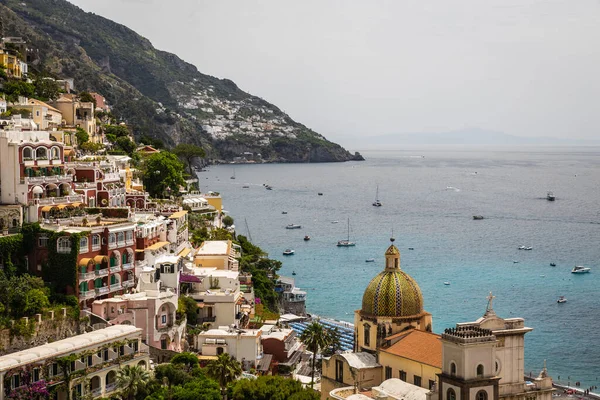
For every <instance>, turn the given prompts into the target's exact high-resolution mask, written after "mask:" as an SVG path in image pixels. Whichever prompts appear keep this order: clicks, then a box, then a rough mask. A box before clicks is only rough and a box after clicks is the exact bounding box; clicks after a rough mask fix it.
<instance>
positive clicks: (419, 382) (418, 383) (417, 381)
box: [414, 375, 421, 386]
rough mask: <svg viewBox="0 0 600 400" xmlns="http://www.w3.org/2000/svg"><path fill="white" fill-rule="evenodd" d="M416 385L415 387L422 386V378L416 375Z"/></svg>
mask: <svg viewBox="0 0 600 400" xmlns="http://www.w3.org/2000/svg"><path fill="white" fill-rule="evenodd" d="M414 383H415V386H421V377H420V376H417V375H415V379H414Z"/></svg>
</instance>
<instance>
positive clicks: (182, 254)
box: [178, 247, 192, 257]
mask: <svg viewBox="0 0 600 400" xmlns="http://www.w3.org/2000/svg"><path fill="white" fill-rule="evenodd" d="M190 251H192V250H191V249H190V248H189V247H186V248H185V249H183V250H181V251H180V252H179V254H178V256H179V257H185V256H187V255H188V254H190Z"/></svg>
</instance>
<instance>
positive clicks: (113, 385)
mask: <svg viewBox="0 0 600 400" xmlns="http://www.w3.org/2000/svg"><path fill="white" fill-rule="evenodd" d="M116 388H117V382H113V383H109V384H108V385H106V389H104V393H108V392H112V391H113V390H115V389H116Z"/></svg>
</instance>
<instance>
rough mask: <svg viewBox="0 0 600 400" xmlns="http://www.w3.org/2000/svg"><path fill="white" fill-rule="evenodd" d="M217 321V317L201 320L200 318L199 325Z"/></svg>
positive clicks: (202, 318)
mask: <svg viewBox="0 0 600 400" xmlns="http://www.w3.org/2000/svg"><path fill="white" fill-rule="evenodd" d="M216 319H217V317H216V316H212V317H201V318H198V323H199V324H203V323H205V322H215V321H216Z"/></svg>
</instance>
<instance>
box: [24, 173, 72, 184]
mask: <svg viewBox="0 0 600 400" xmlns="http://www.w3.org/2000/svg"><path fill="white" fill-rule="evenodd" d="M22 181H23V183H27V184H38V183H58V182H61V183H62V182H72V181H73V175H52V176H26V177H25V178H23V180H22Z"/></svg>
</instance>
